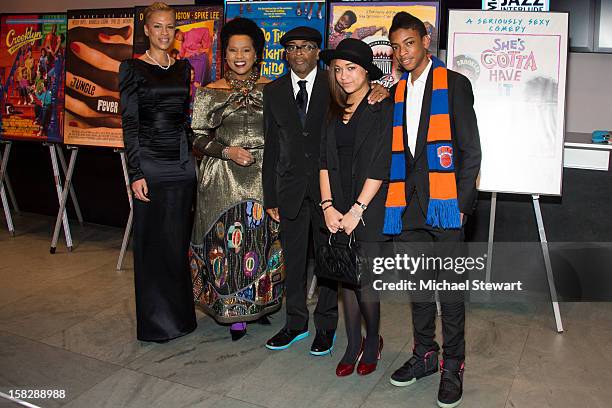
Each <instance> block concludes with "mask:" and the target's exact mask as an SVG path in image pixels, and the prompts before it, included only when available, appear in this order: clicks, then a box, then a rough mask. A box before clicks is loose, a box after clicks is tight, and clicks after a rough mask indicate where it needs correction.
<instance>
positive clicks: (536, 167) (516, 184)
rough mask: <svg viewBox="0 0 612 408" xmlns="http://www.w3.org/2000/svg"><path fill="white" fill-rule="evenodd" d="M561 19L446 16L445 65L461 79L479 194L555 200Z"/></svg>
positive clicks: (475, 13)
mask: <svg viewBox="0 0 612 408" xmlns="http://www.w3.org/2000/svg"><path fill="white" fill-rule="evenodd" d="M567 47H568V14H567V13H544V12H543V13H538V12H509V11H481V10H450V12H449V26H448V53H447V65H448V67H449V68H452V69H453V70H455V71H458V72H461V73H462V74H464V75H466V76H467V77H468V78H469V79H470V81H471V83H472V87H473V89H474V109H475V111H476V116H477V118H478V129H479V132H480V142H481V145H482V164H481V171H480V179H479V183H478V188H479V190H481V191H490V192H505V193H523V194H545V195H560V194H561V177H562V174H563V139H564V118H565V80H566V67H567Z"/></svg>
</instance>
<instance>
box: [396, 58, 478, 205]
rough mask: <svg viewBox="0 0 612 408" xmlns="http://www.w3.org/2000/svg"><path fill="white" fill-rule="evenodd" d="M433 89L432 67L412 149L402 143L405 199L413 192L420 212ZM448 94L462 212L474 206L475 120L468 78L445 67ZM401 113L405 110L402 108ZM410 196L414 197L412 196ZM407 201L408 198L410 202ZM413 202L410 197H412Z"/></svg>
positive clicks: (426, 192)
mask: <svg viewBox="0 0 612 408" xmlns="http://www.w3.org/2000/svg"><path fill="white" fill-rule="evenodd" d="M395 88H396V86H394V87H393V88H391V91H390V92H391V97H392V98H393V97H394V96H395ZM432 89H433V69H431V70H430V71H429V75H428V76H427V82H426V83H425V93H424V94H423V104H422V107H421V119H420V122H419V131H418V134H417V142H416V148H415V151H416V153H415V154H414V156H413V155H412V154H411V153H410V152H409V150H410V149H408V147H407V146H408V144H407V141H406V140H404V144H405V145H406V167H407V169H406V170H407V180H406V200H410V198H411V196H412V193H413V192H416V195H417V197H418V202H419V206H420V207H421V211H422V212H423V214H424V215H426V214H427V208H428V206H429V173H428V171H427V169H428V166H427V153H426V149H425V146H427V130H428V129H429V114H430V111H431V93H432ZM448 95H449V98H448V99H449V106H448V109H449V116H450V123H451V134H452V138H453V151H454V157H455V177H456V180H457V200H458V202H459V210H460V211H461V212H462V213H464V214H468V215H469V214H472V212H473V211H474V208H475V206H476V198H477V191H476V178H477V177H478V173H479V172H480V160H481V151H480V137H479V135H478V124H477V123H476V114H475V113H474V94H473V92H472V85H471V84H470V81H469V80H468V79H467V78H466V77H465V76H463V75H461V74H460V73H458V72H455V71H451V70H450V69H449V70H448ZM404 115H405V112H404ZM412 200H414V197H412ZM410 202H411V201H408V203H409V204H410ZM412 202H414V201H412Z"/></svg>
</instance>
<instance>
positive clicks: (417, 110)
mask: <svg viewBox="0 0 612 408" xmlns="http://www.w3.org/2000/svg"><path fill="white" fill-rule="evenodd" d="M430 69H431V60H429V64H427V67H426V68H425V70H424V71H423V72H422V73H421V75H419V77H418V78H417V79H416V81H414V84H413V83H412V74H408V81H407V83H406V133H407V134H408V147H409V148H410V153H412V155H413V156H414V155H415V153H416V152H415V149H416V143H417V135H418V133H419V122H420V121H421V107H422V105H423V94H424V93H425V83H426V82H427V76H428V75H429V70H430Z"/></svg>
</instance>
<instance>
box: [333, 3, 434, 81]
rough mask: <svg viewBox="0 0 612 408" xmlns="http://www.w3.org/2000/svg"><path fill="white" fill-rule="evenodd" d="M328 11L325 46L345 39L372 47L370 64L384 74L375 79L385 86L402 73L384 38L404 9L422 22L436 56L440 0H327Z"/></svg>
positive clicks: (431, 49)
mask: <svg viewBox="0 0 612 408" xmlns="http://www.w3.org/2000/svg"><path fill="white" fill-rule="evenodd" d="M329 11H330V16H329V27H328V29H327V48H336V47H337V46H338V44H339V43H340V41H342V40H344V39H345V38H357V39H358V40H362V41H364V42H365V43H367V44H368V45H369V46H370V47H371V48H372V52H373V53H374V64H376V66H378V67H379V68H380V69H381V70H382V72H383V73H384V76H383V77H382V78H381V79H380V80H378V81H376V82H378V83H380V84H381V85H383V86H385V87H387V88H388V87H391V86H392V85H393V84H395V83H396V82H397V81H398V80H399V78H400V77H401V75H402V72H401V70H400V67H399V65H398V63H397V61H396V60H395V58H393V50H392V49H391V43H390V42H389V37H388V31H389V27H391V22H392V21H393V16H395V14H397V13H399V12H400V11H405V12H407V13H410V14H412V15H413V16H415V17H417V18H419V19H420V20H421V21H423V23H424V24H425V28H426V29H427V33H428V34H429V35H430V36H431V46H430V48H429V52H431V53H432V54H433V55H436V56H437V55H438V41H439V40H438V37H439V35H438V33H439V29H440V3H439V2H437V1H368V2H363V1H338V2H333V3H331V5H330V8H329Z"/></svg>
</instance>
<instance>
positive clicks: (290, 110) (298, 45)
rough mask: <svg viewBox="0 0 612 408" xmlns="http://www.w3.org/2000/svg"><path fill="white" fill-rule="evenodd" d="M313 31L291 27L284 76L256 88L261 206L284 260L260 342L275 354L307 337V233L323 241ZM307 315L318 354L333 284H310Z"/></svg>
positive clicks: (321, 89)
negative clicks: (276, 324) (281, 298)
mask: <svg viewBox="0 0 612 408" xmlns="http://www.w3.org/2000/svg"><path fill="white" fill-rule="evenodd" d="M321 40H322V38H321V34H320V33H319V32H318V31H317V30H315V29H313V28H309V27H296V28H294V29H292V30H290V31H288V32H287V33H285V35H284V36H283V37H281V39H280V43H281V45H283V46H284V47H285V51H286V54H285V55H286V58H287V61H288V63H289V66H290V67H291V71H290V72H289V73H288V74H286V75H284V76H282V77H281V78H279V79H277V80H276V81H274V82H272V83H270V84H268V85H267V86H266V87H265V88H264V123H265V130H264V131H265V140H266V142H265V147H264V159H263V187H264V205H265V207H266V211H267V212H268V214H269V215H270V216H271V217H272V218H274V219H275V220H277V221H279V222H280V228H281V243H282V246H283V256H284V259H285V268H286V277H285V288H286V292H285V293H286V301H287V304H286V307H287V321H286V324H285V327H284V328H283V329H282V330H281V331H280V332H278V333H277V334H276V335H275V336H274V337H272V338H271V339H270V340H268V342H267V343H266V347H267V348H269V349H272V350H283V349H286V348H288V347H289V346H290V345H291V344H293V343H294V342H295V341H298V340H301V339H303V338H305V337H307V336H308V335H309V332H308V315H309V313H308V309H307V307H306V278H307V276H306V275H307V273H306V265H307V260H308V259H307V251H308V241H309V236H310V234H309V231H312V235H313V238H314V248H317V247H318V246H319V245H320V244H321V243H323V242H325V239H326V237H325V231H324V227H325V226H324V224H323V219H322V215H321V210H320V207H319V201H320V200H321V193H320V190H319V145H320V140H321V125H322V123H323V121H324V118H325V115H326V113H327V108H328V106H329V89H328V81H327V73H326V72H325V71H322V70H320V69H318V68H317V64H318V60H319V47H320V45H321ZM317 283H318V286H319V299H318V302H317V307H316V309H315V312H314V319H315V327H316V336H315V339H314V342H313V343H312V347H311V350H310V353H311V354H313V355H324V354H327V353H329V352H330V351H331V350H332V348H333V344H334V339H335V333H336V326H337V323H338V284H337V282H329V281H326V280H324V279H319V280H318V282H317Z"/></svg>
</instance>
